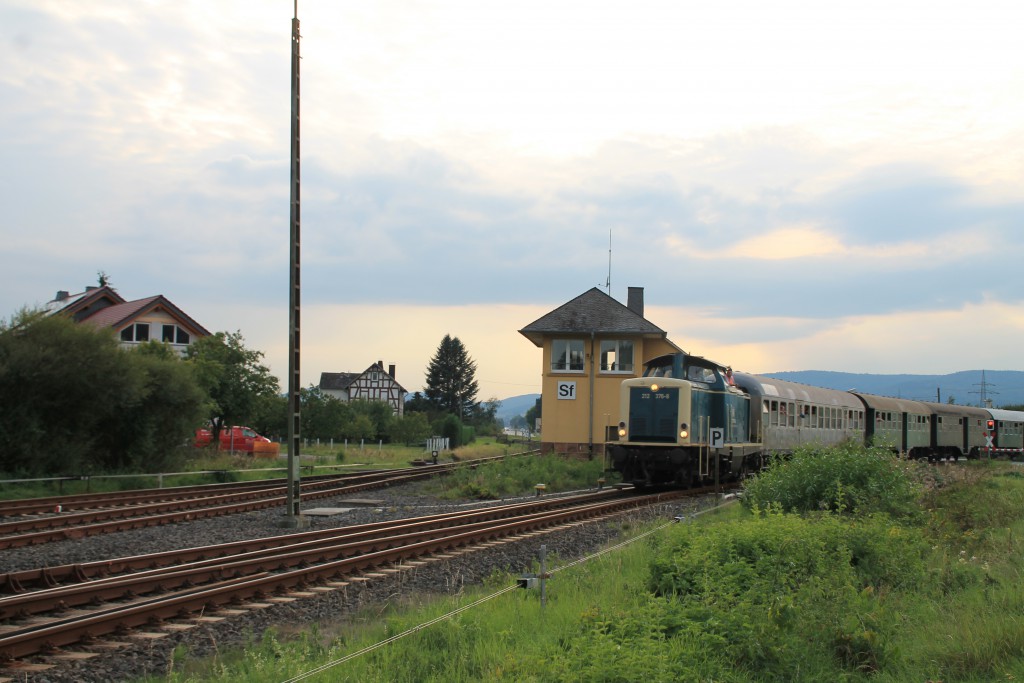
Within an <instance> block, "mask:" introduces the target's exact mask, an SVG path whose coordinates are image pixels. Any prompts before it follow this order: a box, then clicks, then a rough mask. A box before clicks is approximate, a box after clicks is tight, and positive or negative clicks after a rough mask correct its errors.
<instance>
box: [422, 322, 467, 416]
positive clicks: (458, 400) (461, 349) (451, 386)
mask: <svg viewBox="0 0 1024 683" xmlns="http://www.w3.org/2000/svg"><path fill="white" fill-rule="evenodd" d="M478 391H479V387H478V386H477V382H476V363H475V362H474V361H473V359H472V358H470V357H469V353H468V352H467V351H466V347H465V346H463V344H462V342H461V341H459V338H458V337H452V336H451V335H449V334H446V335H445V336H444V339H442V340H441V344H440V345H439V346H438V347H437V352H436V353H435V354H434V357H433V358H431V359H430V364H429V365H428V366H427V386H426V395H427V399H428V400H429V401H430V403H431V404H433V405H434V406H435V407H436V408H437V409H438V410H441V411H444V412H446V413H449V414H451V415H455V416H457V417H458V418H459V419H462V420H465V419H467V418H470V417H472V415H473V412H474V409H475V408H476V395H477V392H478Z"/></svg>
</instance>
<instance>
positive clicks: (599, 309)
mask: <svg viewBox="0 0 1024 683" xmlns="http://www.w3.org/2000/svg"><path fill="white" fill-rule="evenodd" d="M590 332H593V333H595V334H609V333H615V334H640V335H654V336H659V337H664V336H666V332H665V331H664V330H663V329H661V328H660V327H658V326H657V325H655V324H653V323H651V322H650V321H648V320H647V319H646V318H644V317H643V316H641V315H638V314H637V313H635V312H634V311H632V310H630V309H629V308H628V307H627V306H625V305H624V304H621V303H619V302H618V301H616V300H615V299H613V298H612V297H610V296H608V295H607V294H605V293H604V292H602V291H601V290H600V289H598V288H597V287H594V288H592V289H590V290H588V291H586V292H584V293H583V294H580V295H579V296H578V297H576V298H575V299H573V300H572V301H569V302H567V303H565V304H562V305H561V306H559V307H558V308H556V309H555V310H553V311H551V312H550V313H548V314H547V315H545V316H543V317H541V318H538V319H537V320H535V321H533V322H532V323H530V324H529V325H527V326H526V327H524V328H523V329H521V330H519V333H520V334H522V335H523V336H525V337H526V338H528V339H529V340H530V341H532V342H533V343H535V344H537V345H538V346H539V345H540V344H541V343H542V335H544V334H558V333H566V334H583V333H590Z"/></svg>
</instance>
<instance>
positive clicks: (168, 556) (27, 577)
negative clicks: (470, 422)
mask: <svg viewBox="0 0 1024 683" xmlns="http://www.w3.org/2000/svg"><path fill="white" fill-rule="evenodd" d="M619 495H621V494H620V493H619V492H618V491H616V490H614V489H606V490H604V491H599V492H592V493H586V494H578V495H574V496H562V497H548V498H543V499H538V500H536V501H530V502H527V503H507V504H504V505H492V506H488V507H478V508H472V509H469V510H460V511H457V512H445V513H438V514H434V515H424V516H420V517H410V518H406V519H404V520H391V521H384V522H371V523H367V524H360V525H355V526H348V527H342V528H332V529H322V530H317V531H306V532H299V533H294V534H288V535H279V536H267V537H263V538H258V539H251V540H244V541H235V542H232V543H222V544H217V545H207V546H198V547H193V548H184V549H180V550H168V551H165V552H160V553H152V554H146V555H137V556H131V557H122V558H115V559H111V560H99V561H95V562H82V563H74V564H66V565H60V566H56V567H44V568H39V569H28V570H22V571H18V572H8V573H7V574H0V593H23V592H26V591H28V590H30V589H33V590H36V589H38V588H53V587H57V586H59V585H62V584H65V583H69V582H75V583H80V582H83V581H90V580H95V579H98V578H104V577H107V576H112V575H115V574H119V573H125V572H129V571H141V570H149V569H154V568H160V567H167V566H174V565H181V564H184V563H188V562H197V561H201V560H207V559H210V560H216V559H218V558H222V557H227V556H230V555H231V554H233V553H241V552H251V551H258V550H264V549H267V548H277V547H281V546H284V545H287V544H290V543H300V542H307V541H316V540H321V539H332V540H333V539H337V538H342V537H349V536H351V537H360V536H362V537H366V538H370V537H372V535H373V534H377V535H380V534H384V533H389V532H390V531H392V530H393V529H395V528H397V527H398V526H399V525H403V526H405V527H408V528H416V529H424V530H427V529H430V528H438V527H442V526H450V525H452V524H454V523H456V522H457V521H458V520H462V519H471V520H488V519H497V518H500V517H502V516H504V517H508V516H510V515H513V514H518V512H517V511H518V510H529V511H532V510H548V509H554V508H556V507H565V506H568V505H575V504H580V503H583V502H588V501H594V500H603V499H606V498H611V497H615V496H619Z"/></svg>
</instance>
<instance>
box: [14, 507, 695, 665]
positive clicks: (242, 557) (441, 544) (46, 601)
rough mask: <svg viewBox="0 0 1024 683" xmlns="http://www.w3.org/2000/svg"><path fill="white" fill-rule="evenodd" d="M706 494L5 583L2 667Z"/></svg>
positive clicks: (50, 573) (161, 558) (312, 539)
mask: <svg viewBox="0 0 1024 683" xmlns="http://www.w3.org/2000/svg"><path fill="white" fill-rule="evenodd" d="M695 493H705V491H685V492H684V491H674V492H667V493H659V494H647V495H635V494H633V495H627V494H623V493H620V492H616V491H610V490H609V491H602V492H597V493H592V494H585V495H579V496H572V497H567V498H560V499H542V500H537V501H532V502H529V503H519V504H512V505H500V506H496V507H493V508H485V509H474V510H466V511H462V512H457V513H446V514H439V515H430V516H426V517H417V518H408V519H403V520H398V521H394V522H380V523H375V524H366V525H360V526H353V527H343V528H340V529H332V530H326V531H316V532H306V533H297V534H292V535H289V536H286V537H277V538H272V539H260V540H257V541H245V542H239V543H235V544H230V545H228V546H210V547H206V548H193V549H189V550H186V551H174V552H170V553H157V554H155V555H149V556H139V557H134V558H121V559H118V560H110V561H106V562H96V563H88V564H87V565H69V566H65V567H52V568H48V569H45V570H37V571H32V572H18V573H17V574H8V575H6V576H4V577H3V578H4V581H3V584H2V585H3V587H4V590H6V591H7V593H8V594H7V595H4V596H2V597H0V623H2V625H0V658H3V659H8V660H11V659H19V658H25V657H28V656H30V655H33V654H35V653H40V652H48V651H53V650H55V649H59V648H64V647H67V646H69V645H73V644H76V643H83V642H89V641H91V640H93V639H96V638H102V637H105V636H108V635H109V634H114V633H122V632H124V631H126V630H130V629H137V628H139V627H142V626H147V627H150V628H151V627H153V625H154V624H166V623H168V622H173V621H175V620H182V619H189V618H192V617H194V615H197V614H209V613H211V612H216V611H217V610H219V609H224V608H226V607H229V606H234V607H237V606H239V605H250V606H253V605H255V606H259V605H264V606H265V603H266V601H271V600H273V599H275V598H278V597H281V596H287V595H288V594H289V593H293V592H294V591H318V590H319V591H333V590H337V589H339V588H341V587H344V586H345V585H347V583H348V582H352V581H358V580H360V579H361V577H363V576H364V575H365V574H367V573H368V572H369V573H371V575H376V576H380V574H374V572H396V571H401V570H403V569H405V568H408V567H412V566H416V565H417V564H419V563H422V562H423V561H426V560H427V559H429V558H432V557H433V558H436V557H438V556H440V557H445V553H450V552H462V551H465V550H466V549H468V548H474V547H481V545H483V546H486V545H488V544H494V543H502V542H507V541H508V540H509V539H514V538H516V537H521V536H523V535H529V534H534V533H538V532H543V531H544V530H550V529H553V528H559V527H562V526H565V525H571V524H578V523H582V522H584V521H587V520H593V519H596V518H603V517H606V516H609V515H614V514H618V513H621V512H623V511H626V510H630V509H635V508H638V507H644V506H648V505H654V504H657V503H661V502H665V501H668V500H672V499H675V498H679V497H683V496H688V495H689V496H692V495H694V494H695Z"/></svg>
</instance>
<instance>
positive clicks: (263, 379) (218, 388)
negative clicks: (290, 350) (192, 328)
mask: <svg viewBox="0 0 1024 683" xmlns="http://www.w3.org/2000/svg"><path fill="white" fill-rule="evenodd" d="M187 357H188V361H189V362H190V363H191V364H192V365H193V367H194V368H195V373H196V377H197V379H198V380H199V384H200V385H201V386H202V387H203V388H204V389H205V390H206V392H207V394H209V397H210V403H209V406H208V411H207V413H208V416H209V418H210V424H211V425H212V430H211V431H212V432H213V442H214V443H218V439H219V438H220V430H221V428H222V427H227V426H231V425H233V424H238V423H240V422H242V421H245V420H249V419H251V418H252V417H254V415H255V412H256V408H257V405H258V403H259V399H260V397H263V396H268V395H274V394H277V393H278V391H279V384H278V381H277V378H276V377H274V376H273V375H272V374H270V369H269V368H267V366H266V365H264V364H263V362H262V360H263V352H262V351H256V350H254V349H248V348H246V346H245V340H244V339H243V338H242V333H241V332H233V333H229V332H218V333H216V334H214V335H211V336H209V337H202V338H200V339H197V340H196V341H194V342H193V343H192V345H191V346H190V347H189V349H188V356H187Z"/></svg>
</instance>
